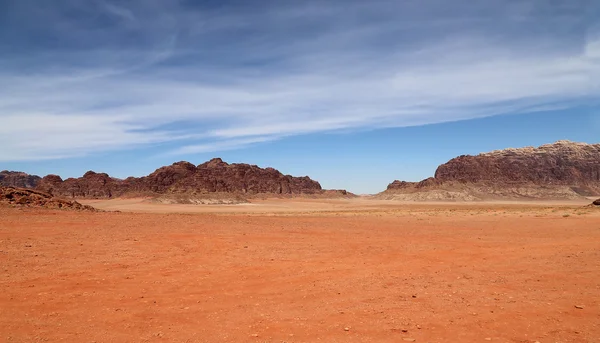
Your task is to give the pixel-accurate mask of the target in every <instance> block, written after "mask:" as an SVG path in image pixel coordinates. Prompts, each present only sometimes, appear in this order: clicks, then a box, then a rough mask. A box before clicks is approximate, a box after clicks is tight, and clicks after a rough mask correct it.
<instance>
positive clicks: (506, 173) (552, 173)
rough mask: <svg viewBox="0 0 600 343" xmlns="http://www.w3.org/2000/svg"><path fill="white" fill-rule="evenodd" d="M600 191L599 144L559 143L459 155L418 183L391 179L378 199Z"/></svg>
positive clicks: (557, 196)
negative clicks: (431, 176) (474, 154)
mask: <svg viewBox="0 0 600 343" xmlns="http://www.w3.org/2000/svg"><path fill="white" fill-rule="evenodd" d="M598 194H600V144H585V143H574V142H570V141H558V142H556V143H554V144H547V145H542V146H540V147H538V148H534V147H526V148H520V149H505V150H498V151H493V152H489V153H482V154H479V155H476V156H469V155H464V156H459V157H456V158H454V159H452V160H450V161H448V162H447V163H445V164H442V165H441V166H439V167H438V169H437V170H436V172H435V176H434V177H433V178H429V179H426V180H423V181H421V182H403V181H394V182H392V183H391V184H389V185H388V188H387V190H386V191H385V192H383V193H380V195H379V197H380V198H387V199H401V200H481V199H495V198H497V199H504V198H532V199H543V198H545V199H565V198H578V197H582V196H590V195H598Z"/></svg>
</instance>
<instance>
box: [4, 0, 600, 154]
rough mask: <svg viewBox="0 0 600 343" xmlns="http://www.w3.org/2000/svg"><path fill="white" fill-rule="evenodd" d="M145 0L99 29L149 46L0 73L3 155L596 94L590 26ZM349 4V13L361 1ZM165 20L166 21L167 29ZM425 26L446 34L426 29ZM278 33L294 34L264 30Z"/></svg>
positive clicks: (211, 147)
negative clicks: (195, 6)
mask: <svg viewBox="0 0 600 343" xmlns="http://www.w3.org/2000/svg"><path fill="white" fill-rule="evenodd" d="M151 3H152V4H153V5H152V6H149V5H148V6H146V5H141V4H145V2H144V3H139V4H138V6H141V7H135V8H133V9H131V10H130V9H129V8H127V9H125V8H121V7H117V6H115V5H114V4H111V3H110V2H104V3H103V4H104V8H105V9H106V11H107V12H108V13H109V14H111V15H113V16H117V17H119V18H122V19H125V21H126V22H132V21H135V23H136V25H134V26H135V27H136V28H135V30H134V29H131V28H130V27H129V26H127V27H126V28H111V29H107V30H114V32H112V31H111V32H108V33H105V34H103V36H102V37H104V38H105V39H106V38H107V37H109V38H111V37H112V38H114V39H117V37H116V35H119V34H120V33H122V32H121V31H119V29H123V30H126V31H127V30H134V31H131V32H130V31H127V32H130V33H132V34H142V35H143V37H145V38H146V39H149V40H150V43H147V44H145V45H144V46H143V47H130V48H127V49H125V48H122V47H119V46H118V44H117V46H115V44H116V43H114V42H111V41H109V42H108V43H106V42H100V43H106V44H104V46H103V47H102V48H101V49H94V50H89V49H75V50H69V51H63V52H59V53H57V54H56V55H55V56H54V55H53V57H52V58H49V57H48V56H49V55H44V54H41V55H40V56H41V57H40V58H38V59H33V61H34V62H36V63H39V65H38V66H37V67H36V68H35V72H24V71H22V70H17V69H15V68H1V67H0V78H1V79H2V80H4V85H2V84H0V92H1V94H2V96H0V122H1V123H2V125H0V146H2V149H0V160H4V161H9V160H37V159H48V158H65V157H71V156H80V155H84V154H89V153H93V152H97V151H107V150H118V149H129V148H135V147H139V146H144V145H148V144H160V143H166V142H173V141H181V143H180V144H181V145H182V147H181V148H177V149H175V150H174V151H173V152H172V153H174V154H193V153H200V152H210V151H218V150H228V149H235V148H243V147H246V146H249V145H252V144H258V143H261V142H269V141H273V140H276V139H280V138H282V137H285V136H291V135H299V134H307V133H314V132H327V131H334V130H358V129H364V128H379V127H401V126H410V125H423V124H431V123H440V122H447V121H454V120H462V119H471V118H480V117H485V116H492V115H498V114H505V113H527V112H529V111H536V110H542V109H548V108H567V107H568V106H570V105H571V104H581V103H585V102H587V101H592V100H597V99H598V97H599V96H600V94H599V93H598V82H597V81H596V80H599V79H600V58H598V56H600V55H599V54H598V51H599V49H598V46H600V43H599V41H598V40H595V39H591V38H589V36H587V38H585V37H584V36H585V35H586V32H582V33H581V35H582V37H579V38H585V39H581V43H579V45H577V43H573V42H572V41H566V40H565V41H559V42H557V43H556V44H554V42H552V44H550V43H548V41H546V40H544V39H543V37H538V36H532V37H520V36H515V35H518V34H519V32H517V33H510V34H506V36H501V35H500V36H493V35H490V36H485V35H482V34H481V33H479V32H478V31H474V30H473V28H472V27H471V25H474V24H473V23H474V22H476V23H478V22H479V21H478V17H476V16H472V17H465V18H463V19H462V20H457V19H456V18H446V17H439V13H438V12H435V11H432V12H431V13H434V12H435V13H438V14H436V15H437V17H433V18H428V17H427V14H428V13H427V12H424V13H420V14H419V15H420V16H422V18H421V19H419V18H417V19H414V20H412V21H406V22H404V21H402V20H394V18H393V15H392V14H393V13H392V14H390V17H389V18H388V17H385V16H384V17H385V18H387V20H382V21H378V20H373V21H369V22H354V21H353V20H354V19H352V18H353V17H352V16H342V17H341V18H339V20H338V21H336V20H335V18H336V16H338V14H340V9H339V8H336V7H332V6H319V5H318V4H319V3H312V5H311V6H307V7H291V8H289V7H286V8H283V9H281V10H280V11H274V12H273V11H266V13H260V12H252V13H249V14H247V15H242V14H239V13H237V12H232V13H229V12H228V13H227V14H223V12H217V13H219V14H220V16H216V15H215V14H214V13H212V12H211V13H205V12H194V11H192V10H183V9H173V8H167V9H161V8H160V7H157V6H158V5H156V4H157V3H158V2H151ZM379 4H380V5H381V6H386V4H388V5H389V3H388V2H385V1H382V2H380V3H379ZM407 6H408V5H407ZM498 6H500V5H498ZM136 8H137V9H138V11H137V12H136V11H135V9H136ZM524 8H525V9H526V11H525V10H522V9H520V10H519V11H522V12H519V13H520V14H519V15H518V18H517V19H518V21H519V22H522V21H524V20H525V21H526V20H528V18H530V15H529V14H530V13H531V11H532V6H525V7H524ZM346 10H347V12H349V13H354V12H353V11H355V12H356V13H355V14H357V15H358V14H361V13H362V12H361V11H363V12H364V11H370V10H371V7H368V8H365V7H364V6H362V5H360V3H356V4H354V5H353V6H349V8H347V9H346ZM382 11H385V8H383V9H382ZM489 11H490V13H491V12H493V11H492V10H489ZM511 11H513V12H514V9H512V10H511ZM508 12H510V11H508ZM513 12H510V13H509V14H510V15H514V13H513ZM345 13H346V12H345ZM511 13H512V14H511ZM215 16H216V19H215ZM357 18H358V17H357ZM385 18H384V19H385ZM561 18H562V17H561ZM308 19H310V20H312V21H313V22H311V25H312V26H314V27H317V28H318V29H315V32H314V33H312V35H313V36H314V37H310V35H309V34H308V33H307V32H309V33H310V32H311V27H312V26H309V27H304V26H302V24H303V23H304V21H306V20H308ZM499 19H501V20H504V18H502V17H500V18H499ZM556 20H559V19H556ZM560 20H563V19H560ZM173 21H176V22H178V24H177V25H175V26H173V27H175V28H176V29H173V30H171V29H165V30H163V29H164V28H170V27H171V25H174V24H172V22H173ZM289 22H293V23H295V24H294V25H299V26H302V29H303V30H302V31H295V30H299V29H298V28H297V27H296V26H294V25H290V24H289ZM232 23H235V25H232ZM432 23H437V25H438V26H439V27H440V28H439V29H440V30H442V31H445V30H447V31H448V34H447V35H444V36H441V37H439V38H438V36H437V34H439V31H435V32H428V31H427V30H428V29H430V27H431V24H432ZM126 24H127V25H129V24H130V23H126ZM73 25H74V24H73ZM124 25H125V24H124ZM515 25H516V24H515ZM138 26H139V27H138ZM338 26H339V27H338ZM253 27H258V28H260V30H258V31H259V32H258V33H257V34H256V35H255V36H250V37H246V38H248V40H243V39H241V38H240V40H239V41H231V39H232V37H235V35H234V36H231V33H230V32H229V30H234V31H235V30H251V29H252V28H253ZM269 29H272V30H269ZM278 29H281V30H284V31H285V29H287V30H290V32H289V34H294V33H299V34H300V35H299V36H301V37H295V36H292V37H287V36H286V35H283V36H279V35H278V34H277V33H273V32H275V31H276V30H278ZM508 29H512V27H508ZM436 30H437V29H436ZM140 32H141V33H140ZM157 32H160V34H157ZM155 34H156V37H154V35H155ZM396 35H397V36H398V37H404V38H402V39H403V41H402V42H401V43H402V44H400V43H399V42H397V41H396V40H395V39H396V38H395V37H396ZM549 36H552V34H549ZM178 37H179V38H178ZM382 37H384V38H385V39H383V38H382ZM398 39H399V40H400V39H401V38H398ZM586 39H587V40H586ZM113 43H114V44H113ZM119 44H121V43H119ZM123 44H124V43H123ZM573 44H575V45H573ZM61 59H64V61H61ZM0 62H2V58H1V57H0ZM11 63H13V61H11V60H6V61H5V65H8V66H11V65H12V64H11ZM1 65H2V63H0V66H1ZM15 70H16V71H15ZM178 123H185V124H178ZM167 128H168V129H167Z"/></svg>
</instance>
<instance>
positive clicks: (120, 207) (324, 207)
mask: <svg viewBox="0 0 600 343" xmlns="http://www.w3.org/2000/svg"><path fill="white" fill-rule="evenodd" d="M595 199H597V198H595ZM78 201H79V202H81V203H82V204H84V205H91V206H94V207H96V208H99V209H103V210H107V211H122V212H138V213H265V214H268V213H279V214H281V213H286V212H288V213H307V212H308V213H310V212H340V211H343V212H369V211H382V210H404V209H413V210H415V209H420V210H427V209H435V208H437V209H448V208H457V209H460V208H470V209H474V208H483V209H485V208H488V207H490V206H493V207H496V208H498V207H499V206H501V207H505V208H520V209H523V208H539V207H580V206H585V205H588V204H590V203H591V202H592V200H562V201H538V202H533V201H526V202H517V201H495V202H481V203H473V202H430V203H427V202H402V201H394V200H373V199H372V198H369V197H359V198H352V199H344V198H341V199H307V198H292V199H265V200H252V202H251V203H244V204H235V205H183V204H181V205H178V204H161V203H154V202H150V201H148V200H147V199H143V198H133V199H110V200H78Z"/></svg>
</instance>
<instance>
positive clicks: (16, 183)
mask: <svg viewBox="0 0 600 343" xmlns="http://www.w3.org/2000/svg"><path fill="white" fill-rule="evenodd" d="M41 179H42V178H41V177H39V176H37V175H29V174H27V173H23V172H16V171H8V170H3V171H0V186H5V187H18V188H35V187H36V186H37V184H38V183H39V182H40V180H41Z"/></svg>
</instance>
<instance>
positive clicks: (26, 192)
mask: <svg viewBox="0 0 600 343" xmlns="http://www.w3.org/2000/svg"><path fill="white" fill-rule="evenodd" d="M0 204H8V205H13V206H23V207H39V208H49V209H62V210H76V211H97V210H96V209H95V208H93V207H91V206H87V205H82V204H80V203H78V202H77V201H70V200H64V199H59V198H56V197H54V196H52V195H50V194H47V193H43V192H39V191H36V190H33V189H23V188H14V187H0Z"/></svg>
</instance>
